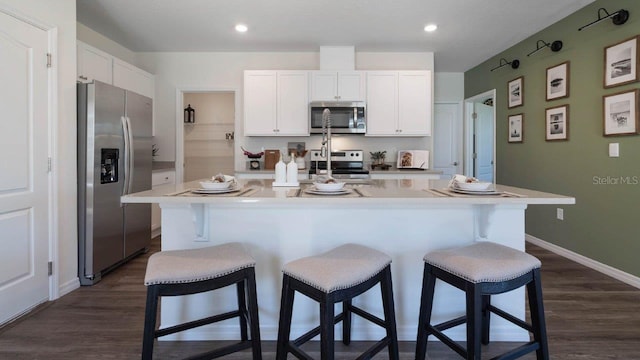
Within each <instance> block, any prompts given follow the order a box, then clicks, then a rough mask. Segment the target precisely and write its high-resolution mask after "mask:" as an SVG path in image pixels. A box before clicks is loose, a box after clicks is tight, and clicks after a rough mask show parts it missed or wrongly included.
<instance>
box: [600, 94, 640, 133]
mask: <svg viewBox="0 0 640 360" xmlns="http://www.w3.org/2000/svg"><path fill="white" fill-rule="evenodd" d="M638 93H640V90H638V89H635V90H631V91H625V92H621V93H617V94H612V95H605V96H603V97H602V103H603V109H604V118H603V119H604V120H603V121H604V136H618V135H635V134H638V128H639V126H638Z"/></svg>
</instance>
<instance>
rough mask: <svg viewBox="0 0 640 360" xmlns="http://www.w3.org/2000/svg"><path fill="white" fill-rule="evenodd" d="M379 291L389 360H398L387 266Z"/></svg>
mask: <svg viewBox="0 0 640 360" xmlns="http://www.w3.org/2000/svg"><path fill="white" fill-rule="evenodd" d="M380 289H381V290H382V306H383V308H384V322H385V325H386V330H387V338H388V340H389V345H387V347H388V348H389V359H391V360H398V359H399V358H400V353H399V350H398V332H397V329H396V313H395V304H394V302H393V283H392V281H391V267H389V266H387V268H386V269H384V270H383V274H382V279H381V281H380Z"/></svg>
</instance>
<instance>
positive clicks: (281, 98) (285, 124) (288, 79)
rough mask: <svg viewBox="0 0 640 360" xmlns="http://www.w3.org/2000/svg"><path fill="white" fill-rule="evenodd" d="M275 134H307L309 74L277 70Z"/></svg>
mask: <svg viewBox="0 0 640 360" xmlns="http://www.w3.org/2000/svg"><path fill="white" fill-rule="evenodd" d="M277 88H278V107H277V113H278V118H277V130H278V131H277V135H288V136H291V135H297V136H308V135H309V75H308V72H307V71H278V80H277Z"/></svg>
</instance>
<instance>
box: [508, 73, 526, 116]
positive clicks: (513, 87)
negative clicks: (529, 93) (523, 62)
mask: <svg viewBox="0 0 640 360" xmlns="http://www.w3.org/2000/svg"><path fill="white" fill-rule="evenodd" d="M507 94H508V99H509V100H508V105H509V109H511V108H514V107H517V106H522V105H524V77H523V76H520V77H518V78H515V79H513V80H511V81H509V82H508V83H507Z"/></svg>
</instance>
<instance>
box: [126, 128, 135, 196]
mask: <svg viewBox="0 0 640 360" xmlns="http://www.w3.org/2000/svg"><path fill="white" fill-rule="evenodd" d="M124 118H125V119H126V120H127V135H128V136H129V139H128V141H129V150H128V151H127V152H128V153H129V167H128V168H127V171H128V173H127V179H128V180H127V194H131V192H132V191H133V166H134V159H135V154H134V146H133V129H132V128H131V119H129V117H128V116H125V117H124Z"/></svg>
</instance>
